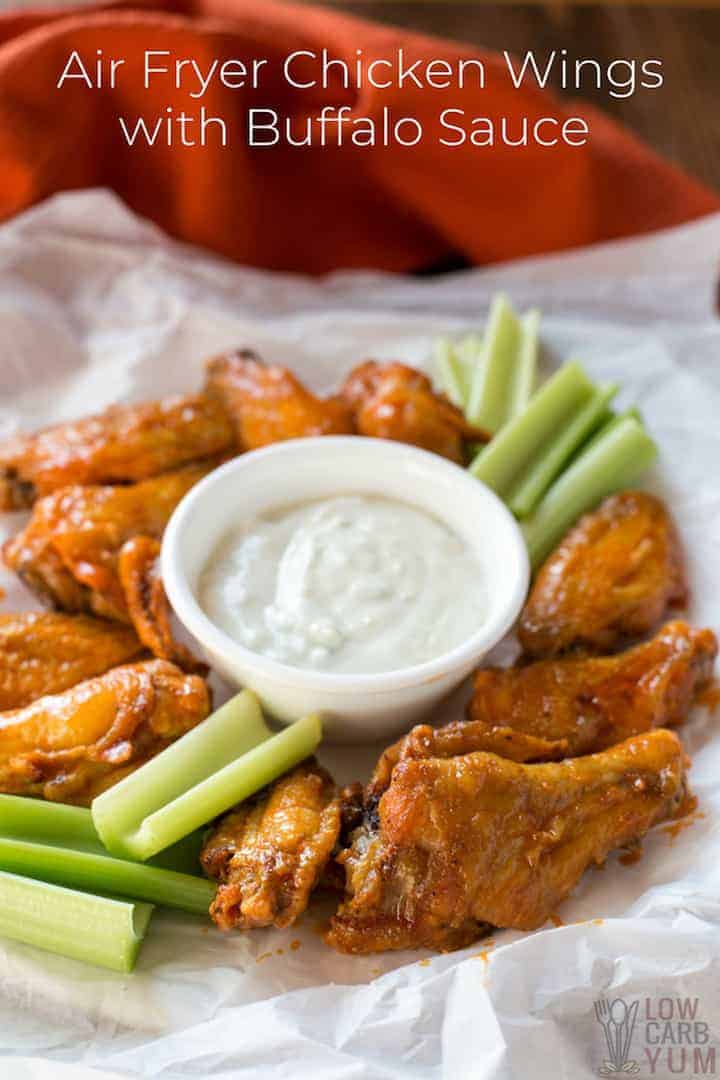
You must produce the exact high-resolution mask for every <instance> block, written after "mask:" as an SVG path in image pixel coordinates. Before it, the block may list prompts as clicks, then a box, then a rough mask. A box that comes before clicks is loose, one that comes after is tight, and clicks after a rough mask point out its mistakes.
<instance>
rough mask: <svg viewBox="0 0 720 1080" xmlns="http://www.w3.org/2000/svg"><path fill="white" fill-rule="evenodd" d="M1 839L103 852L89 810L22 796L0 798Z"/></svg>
mask: <svg viewBox="0 0 720 1080" xmlns="http://www.w3.org/2000/svg"><path fill="white" fill-rule="evenodd" d="M0 836H11V837H19V838H20V839H28V840H40V841H42V842H43V843H47V844H53V843H58V844H62V845H64V846H65V847H71V848H75V849H76V850H80V851H82V850H85V851H95V852H98V853H100V854H102V853H103V852H104V851H105V849H104V848H103V846H102V844H101V843H100V840H99V838H98V834H97V832H96V831H95V826H94V825H93V820H92V814H91V813H90V811H89V810H86V809H85V808H84V807H82V806H66V805H65V804H64V803H54V802H46V801H45V800H44V799H29V798H26V797H25V796H23V795H0Z"/></svg>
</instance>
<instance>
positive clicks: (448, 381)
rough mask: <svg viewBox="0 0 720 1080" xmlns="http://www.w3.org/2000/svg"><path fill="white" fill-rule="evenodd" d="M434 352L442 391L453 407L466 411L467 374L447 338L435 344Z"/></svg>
mask: <svg viewBox="0 0 720 1080" xmlns="http://www.w3.org/2000/svg"><path fill="white" fill-rule="evenodd" d="M433 351H434V354H435V368H436V370H437V376H438V383H439V385H440V389H441V390H442V391H443V393H445V394H447V396H448V398H449V399H450V401H452V403H453V405H456V406H457V407H458V409H464V408H465V403H466V398H465V393H466V391H465V372H464V371H463V368H462V365H461V363H460V360H459V358H458V356H457V354H456V352H455V349H454V347H453V345H452V344H451V343H450V342H449V341H448V340H447V338H440V339H439V340H438V341H436V342H435V346H434V350H433Z"/></svg>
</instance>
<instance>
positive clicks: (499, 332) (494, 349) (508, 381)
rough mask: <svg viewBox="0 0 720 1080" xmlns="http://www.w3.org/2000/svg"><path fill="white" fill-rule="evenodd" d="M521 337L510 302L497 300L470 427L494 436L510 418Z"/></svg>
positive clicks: (475, 385)
mask: <svg viewBox="0 0 720 1080" xmlns="http://www.w3.org/2000/svg"><path fill="white" fill-rule="evenodd" d="M521 336H522V335H521V331H520V324H519V322H518V320H517V318H516V317H515V313H514V312H513V310H512V308H511V307H510V304H509V303H508V300H507V298H506V297H505V296H502V295H500V296H497V297H496V298H495V299H494V300H493V303H492V307H491V308H490V315H489V318H488V325H487V330H486V333H485V343H484V346H483V353H482V359H481V362H480V364H479V366H478V368H477V370H476V372H475V376H474V378H473V384H472V389H471V391H470V400H469V402H468V408H467V416H468V420H469V421H470V423H471V424H475V426H476V427H480V428H485V430H487V431H489V432H491V433H492V434H493V435H494V434H495V433H496V432H498V431H499V430H500V428H501V427H502V426H503V424H504V423H505V421H506V420H507V419H508V417H509V410H510V407H511V400H512V387H513V383H514V380H515V372H516V368H517V357H518V350H519V348H520V343H521Z"/></svg>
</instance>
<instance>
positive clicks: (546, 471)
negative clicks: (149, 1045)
mask: <svg viewBox="0 0 720 1080" xmlns="http://www.w3.org/2000/svg"><path fill="white" fill-rule="evenodd" d="M618 389H619V388H618V386H617V383H609V384H608V385H607V386H602V387H600V388H599V389H598V390H596V391H595V393H594V394H593V395H592V397H591V398H590V399H589V401H588V402H587V404H586V405H584V406H583V407H582V408H581V409H579V411H578V412H576V413H575V415H574V416H573V417H572V418H571V419H570V421H569V422H568V423H567V424H566V425H565V426H564V427H562V428H560V430H559V431H558V433H557V435H556V436H555V438H554V439H553V440H552V442H550V443H548V445H547V447H546V448H545V450H543V451H541V453H540V454H539V456H538V457H537V458H536V459H535V461H534V462H533V463H532V465H531V466H530V467H529V469H528V470H527V471H526V473H525V475H524V477H523V479H522V481H521V483H520V484H519V485H518V486H517V487H516V488H515V489H514V490H513V492H512V494H511V495H510V497H509V498H508V500H507V504H508V506H509V507H510V509H511V510H512V512H513V514H516V515H517V516H518V517H526V516H527V515H528V514H529V513H530V512H531V511H532V510H534V509H535V507H536V506H537V504H538V503H539V502H540V499H541V498H542V496H543V495H544V494H545V492H546V491H547V489H548V488H549V487H550V485H551V483H552V482H553V480H554V479H555V477H556V476H558V475H559V473H560V472H562V469H563V467H564V466H565V465H566V464H567V462H568V461H569V460H570V458H571V457H572V455H573V454H574V453H575V451H576V450H577V448H578V447H579V446H582V444H583V443H584V442H585V440H586V439H587V438H588V436H589V435H591V434H592V432H593V431H595V430H596V429H597V428H598V427H599V426H600V425H601V424H602V423H603V422H604V421H605V420H606V419H607V418H608V417H609V415H610V414H609V410H608V404H609V403H610V402H611V401H612V399H613V398H614V397H615V395H616V394H617V392H618Z"/></svg>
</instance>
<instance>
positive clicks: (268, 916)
mask: <svg viewBox="0 0 720 1080" xmlns="http://www.w3.org/2000/svg"><path fill="white" fill-rule="evenodd" d="M340 817H341V804H340V798H339V796H338V792H337V789H336V788H335V785H334V783H333V781H332V779H331V777H330V776H329V775H328V773H326V772H325V770H324V769H322V768H321V767H320V766H319V765H318V764H317V762H316V761H315V760H314V759H312V758H311V759H309V760H307V761H304V762H303V763H302V764H301V765H298V766H297V768H295V769H293V770H292V771H291V772H289V773H286V774H285V776H282V777H280V779H279V780H276V781H275V782H274V783H273V784H271V785H270V786H269V787H268V788H266V789H265V790H263V791H261V792H259V793H258V795H257V796H255V798H254V799H249V800H247V801H246V802H244V803H243V804H242V805H241V806H239V807H237V809H235V810H233V811H231V812H230V813H229V814H227V815H226V816H225V817H223V818H221V820H220V822H219V823H218V825H217V826H216V828H215V829H214V831H213V832H212V834H211V835H210V836H209V837H208V839H207V840H206V842H205V846H204V847H203V850H202V854H201V862H202V865H203V868H204V869H205V871H206V873H207V874H208V875H209V876H210V877H212V878H215V879H216V880H217V881H219V882H220V883H221V884H220V886H219V888H218V891H217V895H216V897H215V900H214V901H213V904H212V906H211V908H210V914H211V916H212V918H213V919H214V920H215V922H216V923H217V925H218V926H219V927H220V928H221V929H223V930H229V929H233V928H234V929H238V930H249V929H251V928H253V927H260V926H277V927H285V926H291V925H292V924H293V923H294V922H295V920H296V919H297V917H298V915H300V914H301V913H302V912H303V911H304V910H305V908H306V907H307V904H308V900H309V897H310V893H311V892H312V890H313V889H314V888H315V886H316V885H317V883H318V881H319V879H320V876H321V874H322V872H323V870H324V868H325V865H326V863H327V862H328V860H329V858H330V855H331V852H332V850H333V848H334V846H335V844H336V842H337V839H338V835H339V832H340Z"/></svg>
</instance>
